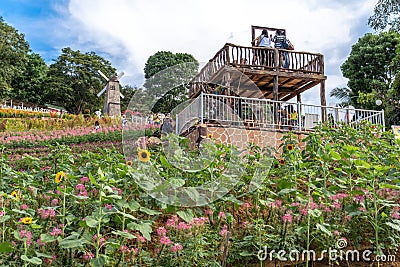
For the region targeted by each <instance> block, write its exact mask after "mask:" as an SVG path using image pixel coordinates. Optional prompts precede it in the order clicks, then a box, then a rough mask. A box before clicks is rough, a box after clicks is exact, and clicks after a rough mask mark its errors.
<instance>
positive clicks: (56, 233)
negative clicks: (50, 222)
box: [50, 227, 62, 236]
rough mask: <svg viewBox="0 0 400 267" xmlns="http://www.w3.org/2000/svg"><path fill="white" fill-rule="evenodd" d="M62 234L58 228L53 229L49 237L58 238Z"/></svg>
mask: <svg viewBox="0 0 400 267" xmlns="http://www.w3.org/2000/svg"><path fill="white" fill-rule="evenodd" d="M61 234H62V230H61V229H60V228H57V227H54V228H53V230H52V231H51V233H50V235H52V236H59V235H61Z"/></svg>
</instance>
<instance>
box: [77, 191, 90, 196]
mask: <svg viewBox="0 0 400 267" xmlns="http://www.w3.org/2000/svg"><path fill="white" fill-rule="evenodd" d="M78 196H81V197H87V196H88V192H87V191H86V190H83V191H80V192H79V194H78Z"/></svg>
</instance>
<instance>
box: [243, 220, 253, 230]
mask: <svg viewBox="0 0 400 267" xmlns="http://www.w3.org/2000/svg"><path fill="white" fill-rule="evenodd" d="M250 224H251V223H249V222H247V221H245V222H242V227H243V228H246V227H247V226H249V225H250Z"/></svg>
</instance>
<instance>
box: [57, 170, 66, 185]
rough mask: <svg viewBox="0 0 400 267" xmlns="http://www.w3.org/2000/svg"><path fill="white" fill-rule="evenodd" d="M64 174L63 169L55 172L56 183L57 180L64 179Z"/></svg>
mask: <svg viewBox="0 0 400 267" xmlns="http://www.w3.org/2000/svg"><path fill="white" fill-rule="evenodd" d="M64 176H65V174H64V172H63V171H59V172H57V174H56V178H55V181H56V183H57V184H58V183H59V182H61V181H62V180H63V179H64Z"/></svg>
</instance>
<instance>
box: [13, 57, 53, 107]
mask: <svg viewBox="0 0 400 267" xmlns="http://www.w3.org/2000/svg"><path fill="white" fill-rule="evenodd" d="M26 59H27V60H26V62H25V66H24V70H23V72H22V73H19V75H17V76H16V77H15V79H13V81H12V87H13V91H12V93H11V98H13V99H18V100H19V101H23V102H31V103H36V104H44V101H45V99H44V98H43V96H44V95H43V86H44V79H45V78H46V74H47V70H48V67H47V65H46V63H45V62H44V60H43V58H42V57H41V56H40V55H39V54H35V53H30V54H28V55H27V57H26Z"/></svg>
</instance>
